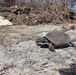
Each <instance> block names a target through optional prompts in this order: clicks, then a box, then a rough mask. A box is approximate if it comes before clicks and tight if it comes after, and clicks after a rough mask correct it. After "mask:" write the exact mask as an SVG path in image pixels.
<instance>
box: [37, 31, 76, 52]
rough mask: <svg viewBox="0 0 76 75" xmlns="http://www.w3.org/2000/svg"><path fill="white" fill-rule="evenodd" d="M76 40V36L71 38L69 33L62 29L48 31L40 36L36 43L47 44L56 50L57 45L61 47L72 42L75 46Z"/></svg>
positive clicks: (52, 49) (75, 46)
mask: <svg viewBox="0 0 76 75" xmlns="http://www.w3.org/2000/svg"><path fill="white" fill-rule="evenodd" d="M74 41H76V38H75V39H73V40H71V38H70V37H69V35H68V34H66V33H64V32H61V31H51V32H49V33H47V34H46V35H45V36H44V37H42V38H41V37H40V38H37V39H36V44H37V45H38V44H40V43H42V44H47V45H48V48H49V49H50V50H51V51H53V52H55V48H56V47H60V46H63V45H66V44H68V45H69V44H71V45H72V46H73V47H74V48H76V45H75V44H74V43H73V42H74Z"/></svg>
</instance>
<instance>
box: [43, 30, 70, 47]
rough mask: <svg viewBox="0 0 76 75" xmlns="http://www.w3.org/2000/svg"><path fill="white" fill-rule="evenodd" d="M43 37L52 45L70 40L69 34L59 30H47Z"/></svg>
mask: <svg viewBox="0 0 76 75" xmlns="http://www.w3.org/2000/svg"><path fill="white" fill-rule="evenodd" d="M43 38H46V39H47V40H48V41H49V43H52V44H53V45H54V46H61V45H64V44H68V43H69V42H70V41H71V39H70V37H69V35H68V34H66V33H64V32H61V31H52V32H49V33H48V34H46V35H45V36H44V37H43Z"/></svg>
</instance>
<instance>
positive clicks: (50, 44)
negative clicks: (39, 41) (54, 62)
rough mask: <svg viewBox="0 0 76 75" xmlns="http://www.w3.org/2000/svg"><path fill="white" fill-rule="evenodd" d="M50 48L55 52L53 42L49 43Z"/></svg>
mask: <svg viewBox="0 0 76 75" xmlns="http://www.w3.org/2000/svg"><path fill="white" fill-rule="evenodd" d="M48 48H49V49H50V50H51V51H52V52H55V48H54V46H53V44H52V43H49V44H48Z"/></svg>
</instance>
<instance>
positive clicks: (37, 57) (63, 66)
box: [0, 24, 76, 75]
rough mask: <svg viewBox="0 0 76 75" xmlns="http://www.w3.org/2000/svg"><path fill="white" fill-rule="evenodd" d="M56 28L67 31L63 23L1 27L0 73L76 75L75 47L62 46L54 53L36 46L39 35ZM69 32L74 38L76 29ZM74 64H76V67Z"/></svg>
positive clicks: (7, 74)
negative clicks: (63, 27)
mask: <svg viewBox="0 0 76 75" xmlns="http://www.w3.org/2000/svg"><path fill="white" fill-rule="evenodd" d="M71 25H72V24H70V25H68V27H69V26H71ZM73 25H75V26H76V24H73ZM65 27H66V26H65ZM52 30H60V31H64V30H63V29H62V25H51V24H49V25H38V26H26V25H13V26H1V27H0V75H71V74H72V75H76V67H75V65H72V64H75V63H76V50H75V49H74V48H73V47H71V46H70V47H67V48H62V49H61V48H59V49H56V53H53V52H51V51H50V50H49V49H48V48H41V47H40V46H37V45H36V43H35V39H36V38H38V37H40V36H44V35H45V34H47V33H48V32H49V31H52ZM66 33H67V34H69V36H70V37H71V39H73V38H75V36H76V29H71V30H68V31H66ZM75 43H76V42H75ZM70 65H72V66H73V67H75V68H74V70H73V69H72V67H71V66H70Z"/></svg>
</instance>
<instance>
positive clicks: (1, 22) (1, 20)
mask: <svg viewBox="0 0 76 75" xmlns="http://www.w3.org/2000/svg"><path fill="white" fill-rule="evenodd" d="M5 25H12V23H11V22H10V21H8V20H7V19H5V18H4V17H2V16H0V26H5Z"/></svg>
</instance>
